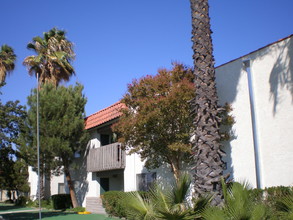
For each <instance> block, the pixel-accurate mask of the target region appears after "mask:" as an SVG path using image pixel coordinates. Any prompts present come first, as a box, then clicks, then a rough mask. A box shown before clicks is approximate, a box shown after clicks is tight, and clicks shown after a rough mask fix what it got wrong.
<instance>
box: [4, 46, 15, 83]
mask: <svg viewBox="0 0 293 220" xmlns="http://www.w3.org/2000/svg"><path fill="white" fill-rule="evenodd" d="M15 60H16V55H15V54H14V51H13V49H12V47H10V46H8V45H6V44H4V45H2V46H1V49H0V84H1V83H3V82H5V79H6V76H7V74H9V73H11V72H12V71H13V70H14V67H15Z"/></svg>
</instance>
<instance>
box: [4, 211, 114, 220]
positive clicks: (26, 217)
mask: <svg viewBox="0 0 293 220" xmlns="http://www.w3.org/2000/svg"><path fill="white" fill-rule="evenodd" d="M0 215H1V214H0ZM1 216H2V217H3V218H4V219H5V220H17V219H19V220H33V219H39V213H38V212H18V213H9V214H2V215H1ZM42 219H47V220H58V219H59V220H61V219H62V220H63V219H64V220H66V219H68V220H69V219H70V220H75V219H76V220H78V219H80V220H117V219H114V218H109V217H107V216H105V215H99V214H89V215H78V214H72V213H65V212H42Z"/></svg>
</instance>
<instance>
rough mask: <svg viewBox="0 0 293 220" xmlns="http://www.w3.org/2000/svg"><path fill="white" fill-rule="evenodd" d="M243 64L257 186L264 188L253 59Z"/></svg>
mask: <svg viewBox="0 0 293 220" xmlns="http://www.w3.org/2000/svg"><path fill="white" fill-rule="evenodd" d="M243 66H244V68H245V71H246V73H247V80H248V89H249V101H250V111H251V123H252V132H253V146H254V161H255V173H256V186H257V188H258V189H262V173H261V162H260V152H259V141H258V129H257V120H256V112H255V100H254V90H253V80H252V73H251V60H250V59H248V60H244V61H243Z"/></svg>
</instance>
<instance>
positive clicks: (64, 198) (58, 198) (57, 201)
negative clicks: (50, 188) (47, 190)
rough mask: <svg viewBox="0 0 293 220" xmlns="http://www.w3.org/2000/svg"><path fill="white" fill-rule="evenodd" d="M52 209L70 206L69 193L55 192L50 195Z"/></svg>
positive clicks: (63, 208)
mask: <svg viewBox="0 0 293 220" xmlns="http://www.w3.org/2000/svg"><path fill="white" fill-rule="evenodd" d="M51 198H52V201H53V208H54V209H62V210H65V209H69V208H71V207H72V202H71V197H70V195H69V194H56V195H52V196H51Z"/></svg>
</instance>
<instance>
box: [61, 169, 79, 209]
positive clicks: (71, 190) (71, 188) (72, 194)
mask: <svg viewBox="0 0 293 220" xmlns="http://www.w3.org/2000/svg"><path fill="white" fill-rule="evenodd" d="M64 173H65V177H66V181H67V185H68V188H69V193H70V197H71V202H72V206H73V208H76V207H78V206H79V205H78V202H77V199H76V195H75V191H74V185H73V182H72V179H71V175H70V172H69V168H68V167H64Z"/></svg>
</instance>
